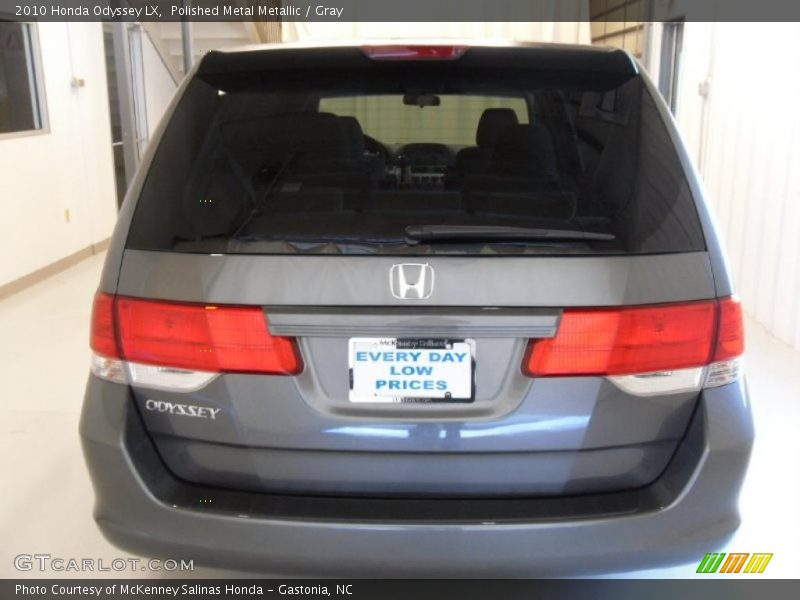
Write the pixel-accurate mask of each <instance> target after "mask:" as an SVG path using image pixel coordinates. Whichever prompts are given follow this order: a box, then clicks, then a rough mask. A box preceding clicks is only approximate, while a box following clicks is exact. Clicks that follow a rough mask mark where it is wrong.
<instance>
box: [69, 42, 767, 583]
mask: <svg viewBox="0 0 800 600" xmlns="http://www.w3.org/2000/svg"><path fill="white" fill-rule="evenodd" d="M743 344H744V343H743V332H742V317H741V309H740V306H739V303H738V301H737V299H736V297H735V295H734V291H733V287H732V283H731V280H730V277H729V274H728V271H727V269H726V266H725V261H724V257H723V253H722V251H721V249H720V242H719V240H718V238H717V235H716V234H715V231H714V228H713V226H712V222H711V219H710V217H709V214H708V209H707V207H706V205H705V203H704V200H703V196H702V191H701V189H700V184H699V182H698V179H697V175H696V173H695V171H694V170H693V167H692V166H691V163H690V160H689V158H688V157H687V154H686V152H685V150H684V148H683V146H682V143H681V141H680V139H679V137H678V134H677V132H676V130H675V126H674V124H673V122H672V120H671V118H670V116H669V113H668V110H667V108H666V106H665V105H664V103H663V101H662V100H661V99H660V97H659V96H658V93H657V91H655V90H654V88H653V86H652V84H651V83H650V81H649V80H648V78H647V77H646V76H645V75H644V74H643V73H641V72H640V70H639V68H638V67H637V64H636V62H635V61H633V60H632V59H631V58H630V56H629V55H627V54H626V53H624V52H622V51H620V50H613V49H605V48H591V47H579V46H548V45H529V46H509V47H477V46H476V47H468V46H461V45H435V44H430V45H413V44H409V45H404V44H400V43H392V44H387V45H368V46H339V47H325V48H319V47H317V48H309V47H282V48H280V47H266V48H264V47H261V48H255V49H252V50H246V51H238V52H230V53H225V52H210V53H208V54H206V55H205V57H204V58H203V60H202V61H201V62H200V64H199V65H197V67H196V68H195V69H194V71H193V72H192V73H191V74H190V75H189V76H188V77H187V78H186V81H185V82H184V83H183V85H182V86H181V89H180V90H179V92H178V94H177V97H176V99H175V101H174V102H173V104H172V106H171V107H170V108H169V109H168V111H167V116H166V117H165V118H164V121H163V123H162V125H161V127H160V129H159V131H158V133H157V134H156V135H155V136H154V139H153V141H152V143H151V147H150V149H149V150H148V152H147V155H146V156H145V158H144V159H143V163H142V165H141V168H140V169H139V171H138V174H137V176H136V178H135V180H134V181H133V183H132V185H131V188H130V190H129V192H128V195H127V199H126V200H125V203H124V205H123V208H122V211H121V214H120V218H119V223H118V226H117V229H116V231H115V233H114V237H113V240H112V244H111V247H110V250H109V253H108V257H107V259H106V264H105V270H104V271H103V275H102V281H101V283H100V289H99V291H98V293H97V296H96V298H95V304H94V313H93V319H92V334H91V346H92V350H93V359H92V361H93V362H92V369H91V370H92V374H91V376H90V379H89V383H88V389H87V393H86V399H85V404H84V409H83V415H82V422H81V434H82V438H83V447H84V452H85V456H86V460H87V462H88V465H89V469H90V471H91V477H92V480H93V483H94V488H95V493H96V500H97V501H96V507H95V517H96V519H97V522H98V523H99V526H100V528H101V529H102V531H103V533H104V534H105V535H106V536H107V537H108V539H110V540H111V541H112V542H113V543H115V544H117V545H118V546H120V547H121V548H124V549H127V550H130V551H131V552H135V553H140V554H144V555H154V556H172V557H176V556H177V557H183V558H193V559H194V560H196V561H197V562H198V563H200V564H208V565H216V566H228V567H236V568H244V569H250V570H257V571H261V572H265V573H272V574H292V575H338V576H357V575H364V576H404V575H411V576H532V575H559V574H574V573H579V572H581V573H582V572H598V571H603V570H605V571H609V570H620V569H632V568H638V567H644V566H651V565H657V564H667V563H676V562H687V561H693V560H699V558H701V557H702V555H703V554H704V553H705V552H707V551H709V550H711V549H714V548H716V547H719V546H720V545H721V544H723V543H724V542H725V541H726V540H727V539H729V538H730V536H731V535H732V533H733V532H734V531H735V529H736V527H737V525H738V523H739V515H738V509H737V497H738V493H739V488H740V486H741V482H742V479H743V477H744V474H745V470H746V466H747V462H748V458H749V454H750V448H751V444H752V438H753V429H752V422H751V416H750V407H749V403H748V398H747V392H746V388H745V383H744V380H743V378H742V372H741V369H740V356H741V354H742V351H743Z"/></svg>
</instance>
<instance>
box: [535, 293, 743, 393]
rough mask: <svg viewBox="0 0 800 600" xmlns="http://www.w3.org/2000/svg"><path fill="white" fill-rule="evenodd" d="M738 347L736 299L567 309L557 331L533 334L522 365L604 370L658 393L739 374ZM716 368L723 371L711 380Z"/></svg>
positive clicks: (539, 371)
mask: <svg viewBox="0 0 800 600" xmlns="http://www.w3.org/2000/svg"><path fill="white" fill-rule="evenodd" d="M743 351H744V332H743V326H742V312H741V306H740V304H739V302H738V300H736V299H735V298H726V299H723V300H719V301H717V300H712V301H703V302H687V303H680V304H668V305H661V306H643V307H630V308H600V309H566V310H565V311H564V313H563V315H562V317H561V323H560V325H559V328H558V332H557V334H556V336H555V337H553V338H548V339H540V340H532V341H531V343H530V344H529V346H528V351H527V353H526V355H525V360H524V363H523V372H524V373H525V374H526V375H529V376H531V377H549V376H581V375H592V376H605V377H610V378H611V379H612V380H615V382H617V383H621V384H622V387H625V386H626V385H630V386H633V387H634V388H636V389H638V390H640V391H642V390H643V391H644V392H645V393H646V392H647V391H653V393H663V392H664V391H668V390H671V389H672V388H671V386H674V385H676V384H678V385H679V386H680V387H681V388H689V387H692V386H697V385H702V384H703V383H705V384H706V385H723V384H724V383H729V382H730V381H732V380H734V379H735V378H737V377H738V361H737V359H738V357H739V356H740V355H741V354H742V353H743ZM720 369H722V370H723V371H726V372H727V373H728V375H727V376H726V377H722V378H720V379H713V378H714V373H717V372H719V371H720ZM704 376H705V377H706V379H705V380H703V377H704ZM668 377H669V378H670V379H669V380H667V378H668ZM731 377H733V378H731ZM672 391H674V390H672Z"/></svg>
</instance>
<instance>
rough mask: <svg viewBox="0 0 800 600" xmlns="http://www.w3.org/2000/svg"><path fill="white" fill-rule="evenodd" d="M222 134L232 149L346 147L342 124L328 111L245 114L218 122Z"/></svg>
mask: <svg viewBox="0 0 800 600" xmlns="http://www.w3.org/2000/svg"><path fill="white" fill-rule="evenodd" d="M221 129H222V136H223V140H224V141H225V143H226V144H227V145H228V147H229V148H231V149H232V150H259V149H263V148H272V149H275V150H278V151H281V150H283V151H286V149H287V148H291V147H309V146H313V145H317V144H321V145H325V146H327V147H331V146H338V147H346V144H347V142H346V141H345V134H344V127H343V126H342V124H341V123H340V121H339V118H338V117H336V116H335V115H332V114H330V113H283V114H274V115H265V116H258V117H248V118H244V119H237V120H234V121H228V122H225V123H222V124H221Z"/></svg>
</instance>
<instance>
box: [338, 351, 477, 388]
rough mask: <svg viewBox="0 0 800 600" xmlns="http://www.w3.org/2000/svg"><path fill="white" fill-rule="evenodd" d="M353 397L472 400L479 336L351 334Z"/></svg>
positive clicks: (350, 353) (350, 360) (350, 358)
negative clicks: (459, 337)
mask: <svg viewBox="0 0 800 600" xmlns="http://www.w3.org/2000/svg"><path fill="white" fill-rule="evenodd" d="M349 366H350V402H382V403H400V402H407V403H413V402H420V403H424V402H472V401H473V399H474V390H475V377H474V373H475V341H474V340H443V339H402V338H350V346H349Z"/></svg>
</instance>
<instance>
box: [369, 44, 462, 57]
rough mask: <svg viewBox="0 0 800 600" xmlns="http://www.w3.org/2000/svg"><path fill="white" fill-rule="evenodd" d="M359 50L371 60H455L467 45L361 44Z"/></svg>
mask: <svg viewBox="0 0 800 600" xmlns="http://www.w3.org/2000/svg"><path fill="white" fill-rule="evenodd" d="M361 50H362V52H364V54H366V55H367V56H368V57H369V58H371V59H373V60H456V59H458V58H461V56H462V55H463V54H464V53H465V52H466V51H467V46H402V45H390V46H362V47H361Z"/></svg>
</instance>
